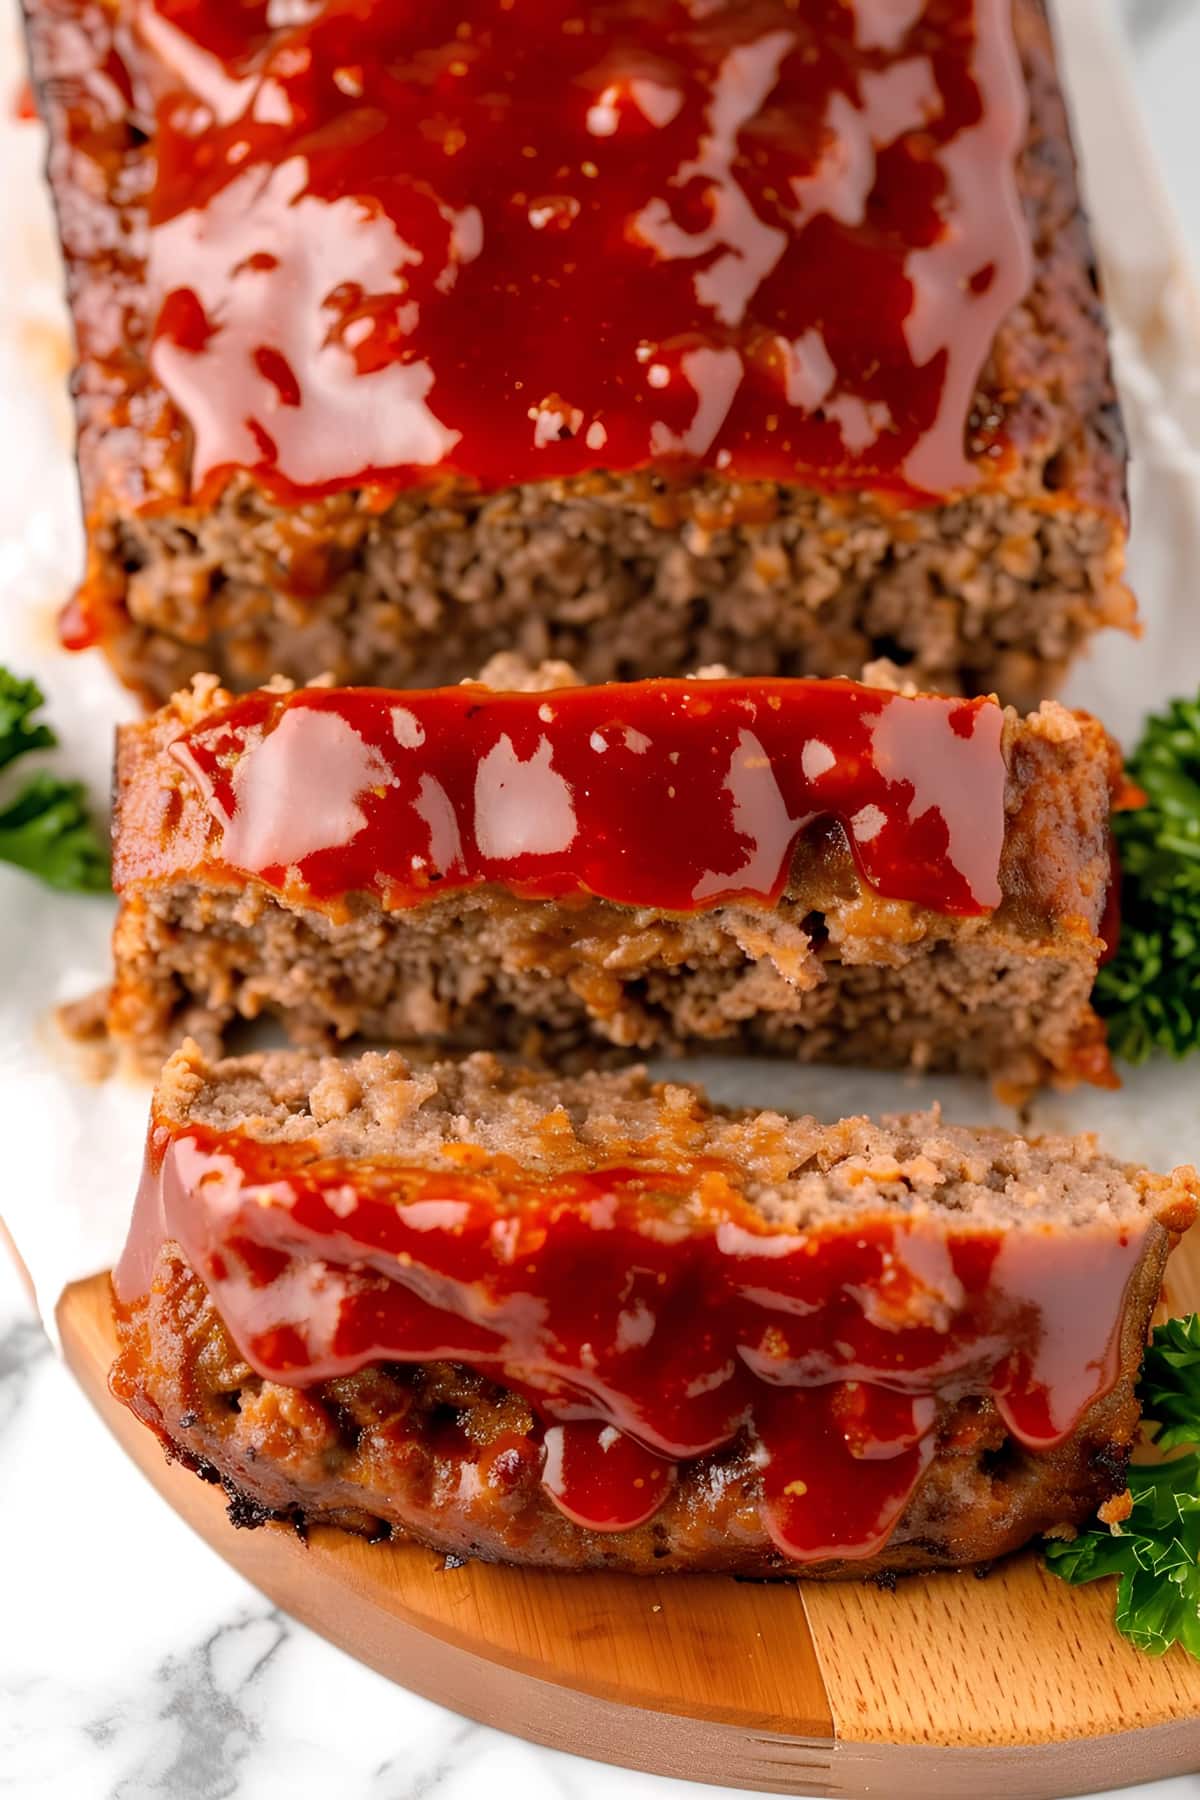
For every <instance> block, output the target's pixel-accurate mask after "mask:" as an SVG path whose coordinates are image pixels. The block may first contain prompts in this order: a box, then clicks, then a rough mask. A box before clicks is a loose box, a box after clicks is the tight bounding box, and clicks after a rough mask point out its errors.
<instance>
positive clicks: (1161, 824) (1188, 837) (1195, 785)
mask: <svg viewBox="0 0 1200 1800" xmlns="http://www.w3.org/2000/svg"><path fill="white" fill-rule="evenodd" d="M1129 774H1130V777H1131V778H1132V780H1133V781H1135V782H1136V783H1137V785H1138V786H1139V787H1140V788H1142V789H1143V790H1144V792H1145V795H1146V805H1145V806H1144V807H1140V808H1138V809H1137V810H1136V811H1133V812H1127V813H1118V814H1117V815H1116V817H1115V818H1114V820H1113V834H1114V836H1115V838H1116V840H1117V847H1118V849H1119V851H1120V856H1121V868H1122V886H1121V942H1120V946H1119V948H1118V950H1117V954H1116V956H1115V957H1114V958H1113V960H1112V962H1111V963H1109V964H1108V966H1107V967H1106V968H1103V969H1101V971H1100V974H1099V977H1098V979H1097V982H1096V1007H1097V1009H1098V1011H1099V1012H1101V1013H1102V1014H1104V1015H1105V1017H1106V1018H1107V1020H1108V1038H1109V1043H1110V1045H1111V1046H1112V1049H1113V1053H1114V1054H1115V1055H1117V1056H1122V1057H1124V1058H1125V1059H1126V1061H1128V1062H1133V1063H1141V1062H1145V1061H1146V1060H1147V1059H1148V1058H1149V1057H1150V1056H1151V1055H1153V1053H1154V1052H1155V1051H1157V1050H1161V1051H1165V1052H1166V1053H1167V1054H1168V1055H1169V1056H1174V1057H1183V1056H1186V1055H1188V1054H1189V1052H1190V1051H1192V1050H1195V1049H1196V1048H1197V1047H1198V1046H1200V696H1198V697H1197V698H1196V699H1194V700H1176V701H1174V702H1173V703H1172V705H1171V706H1170V707H1168V709H1167V710H1166V712H1165V713H1161V714H1159V715H1157V716H1156V717H1154V718H1152V719H1151V720H1150V721H1149V723H1148V724H1147V726H1146V731H1145V735H1144V736H1143V738H1142V741H1141V743H1140V745H1139V746H1138V748H1137V750H1136V751H1135V753H1134V755H1133V757H1132V758H1131V760H1130V763H1129Z"/></svg>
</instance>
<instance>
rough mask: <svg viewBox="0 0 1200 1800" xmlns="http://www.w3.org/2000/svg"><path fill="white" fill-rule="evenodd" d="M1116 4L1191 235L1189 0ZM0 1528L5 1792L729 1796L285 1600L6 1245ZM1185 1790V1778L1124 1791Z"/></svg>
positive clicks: (1168, 1793)
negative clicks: (224, 1542)
mask: <svg viewBox="0 0 1200 1800" xmlns="http://www.w3.org/2000/svg"><path fill="white" fill-rule="evenodd" d="M1095 3H1096V5H1097V6H1098V7H1099V6H1101V5H1103V4H1104V3H1105V0H1095ZM1120 4H1121V10H1122V12H1123V14H1124V15H1125V19H1126V23H1127V25H1128V28H1129V32H1130V56H1131V59H1132V63H1133V66H1134V70H1135V79H1136V81H1137V85H1138V87H1139V90H1140V93H1141V96H1142V100H1143V104H1144V107H1145V111H1146V117H1147V120H1148V124H1149V128H1150V133H1151V136H1152V138H1153V140H1154V143H1155V145H1156V147H1157V149H1158V152H1159V155H1160V157H1161V158H1162V160H1163V162H1164V164H1165V167H1166V170H1167V174H1168V177H1169V180H1170V184H1171V186H1172V189H1173V192H1174V196H1175V199H1176V203H1177V205H1178V208H1179V211H1180V215H1181V217H1182V219H1183V221H1184V223H1185V226H1186V228H1187V230H1188V233H1189V235H1190V237H1191V240H1192V242H1193V244H1194V245H1195V247H1196V250H1197V254H1198V255H1200V160H1198V159H1197V156H1196V144H1197V125H1196V95H1195V87H1196V78H1197V75H1198V74H1200V0H1120ZM0 960H2V959H0ZM0 1544H2V1545H3V1546H4V1549H3V1552H0V1570H2V1571H3V1582H2V1586H0V1596H2V1598H0V1796H3V1797H5V1800H9V1797H11V1800H426V1797H429V1800H476V1797H477V1796H484V1795H486V1796H489V1797H490V1796H492V1795H496V1796H500V1797H506V1796H508V1795H510V1794H516V1793H518V1792H519V1793H521V1795H522V1796H523V1800H610V1797H611V1800H616V1796H617V1795H618V1794H619V1795H620V1796H621V1800H701V1796H703V1795H704V1794H708V1795H710V1796H713V1797H714V1800H722V1797H723V1800H734V1797H733V1796H732V1794H729V1795H726V1794H725V1791H724V1790H716V1789H712V1788H707V1789H700V1788H696V1787H694V1786H692V1785H691V1784H684V1783H676V1782H666V1781H660V1780H656V1779H654V1778H652V1777H649V1776H640V1775H633V1774H630V1773H628V1772H626V1771H623V1770H616V1769H608V1768H604V1767H602V1766H600V1765H598V1764H594V1763H587V1762H582V1761H579V1760H577V1759H574V1758H571V1757H567V1756H563V1755H559V1754H556V1753H554V1752H550V1751H546V1750H541V1749H536V1748H534V1747H532V1746H529V1745H526V1744H522V1743H519V1742H516V1741H515V1740H513V1739H509V1738H506V1737H504V1736H502V1735H500V1734H498V1733H496V1732H493V1731H488V1730H486V1729H484V1728H483V1727H480V1726H475V1725H472V1724H469V1723H467V1722H465V1721H464V1720H462V1719H460V1718H457V1717H455V1716H454V1715H452V1714H449V1713H446V1712H444V1711H442V1710H441V1709H439V1708H437V1707H435V1706H432V1705H429V1704H428V1703H426V1702H425V1701H422V1700H419V1699H416V1698H415V1697H413V1696H411V1695H409V1694H407V1693H404V1692H403V1691H401V1690H399V1689H397V1688H394V1687H392V1686H391V1685H390V1684H388V1683H386V1682H384V1681H383V1680H382V1679H380V1678H379V1677H377V1676H375V1675H373V1674H371V1673H370V1672H369V1671H368V1670H366V1669H363V1668H361V1667H360V1666H358V1665H357V1664H355V1663H354V1662H352V1661H351V1660H350V1659H349V1658H348V1657H345V1656H343V1655H342V1654H341V1653H340V1652H338V1651H336V1650H333V1649H331V1648H330V1647H329V1646H328V1645H326V1644H324V1643H322V1642H321V1641H320V1640H319V1639H318V1638H316V1637H314V1636H313V1635H312V1634H311V1633H309V1632H307V1631H305V1630H304V1629H302V1628H301V1627H299V1626H297V1625H294V1624H292V1623H291V1622H290V1621H289V1620H287V1619H285V1618H283V1617H281V1615H280V1614H279V1613H277V1612H276V1611H275V1610H274V1609H273V1608H272V1607H271V1606H270V1605H269V1604H268V1603H267V1602H266V1601H265V1600H264V1599H263V1598H262V1597H261V1596H260V1595H259V1594H257V1593H256V1592H255V1591H254V1590H253V1589H252V1588H250V1587H248V1586H247V1585H246V1584H245V1583H244V1582H243V1581H241V1580H240V1578H239V1577H238V1576H236V1575H235V1574H234V1573H233V1572H232V1571H231V1570H229V1569H228V1568H227V1567H226V1566H225V1565H224V1564H223V1563H222V1562H221V1561H220V1560H219V1558H217V1557H216V1556H215V1555H214V1554H213V1553H212V1552H210V1551H209V1550H208V1549H206V1548H205V1546H203V1545H202V1544H201V1543H199V1541H198V1540H197V1539H195V1538H194V1537H193V1536H192V1535H191V1534H190V1533H189V1532H188V1530H187V1529H186V1527H185V1526H183V1525H182V1524H181V1523H180V1522H179V1520H178V1519H177V1518H176V1517H175V1516H174V1514H172V1513H171V1512H170V1510H169V1509H168V1508H167V1507H166V1505H165V1504H164V1503H163V1502H161V1501H160V1500H159V1499H158V1497H157V1495H156V1494H155V1493H154V1492H153V1491H152V1490H151V1489H150V1488H149V1487H148V1486H147V1485H146V1484H145V1483H144V1482H143V1481H142V1479H141V1478H140V1476H138V1475H137V1473H136V1472H135V1471H134V1470H133V1469H132V1467H131V1466H130V1465H128V1464H127V1463H126V1462H125V1461H124V1459H123V1458H122V1456H121V1454H120V1452H119V1451H118V1450H117V1449H116V1447H115V1446H114V1445H113V1444H112V1442H111V1441H110V1440H109V1439H108V1437H107V1435H106V1433H105V1431H104V1429H103V1427H102V1426H101V1425H100V1424H99V1423H98V1421H97V1420H96V1419H95V1418H94V1416H93V1415H92V1414H91V1412H90V1410H89V1408H88V1406H87V1404H86V1402H85V1401H84V1400H83V1398H82V1397H81V1396H80V1395H79V1393H78V1392H77V1391H76V1390H75V1388H74V1387H73V1385H72V1383H71V1381H70V1380H69V1378H68V1377H67V1376H66V1374H65V1372H64V1371H63V1370H62V1368H61V1367H60V1366H59V1365H58V1364H57V1363H56V1362H55V1360H54V1358H53V1357H52V1355H51V1353H50V1351H49V1347H48V1345H47V1343H46V1340H45V1338H44V1337H43V1336H42V1333H41V1331H40V1329H39V1328H38V1326H37V1325H36V1324H35V1323H34V1322H33V1319H32V1315H31V1313H30V1310H29V1308H28V1305H27V1303H26V1301H25V1297H24V1294H23V1291H22V1290H21V1288H20V1286H19V1284H18V1282H17V1280H16V1277H15V1273H14V1272H13V1271H12V1269H11V1268H10V1266H9V1265H8V1263H7V1262H6V1260H5V1259H4V1258H3V1257H2V1256H0ZM698 1772H699V1771H698ZM1185 1797H1186V1800H1200V1777H1198V1776H1188V1777H1184V1778H1181V1779H1180V1780H1177V1781H1173V1782H1165V1783H1158V1784H1155V1785H1153V1786H1150V1787H1145V1788H1142V1789H1137V1790H1128V1791H1127V1793H1126V1795H1125V1797H1124V1800H1185ZM884 1800H886V1796H885V1797H884ZM981 1800H992V1797H991V1796H986V1795H981Z"/></svg>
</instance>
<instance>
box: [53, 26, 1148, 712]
mask: <svg viewBox="0 0 1200 1800" xmlns="http://www.w3.org/2000/svg"><path fill="white" fill-rule="evenodd" d="M25 10H26V14H27V17H28V23H29V38H30V46H31V51H32V62H33V69H34V74H35V80H36V85H37V89H38V93H39V95H40V100H41V106H42V111H43V115H44V117H45V119H46V122H47V124H48V126H49V131H50V159H49V173H50V180H51V184H52V187H53V191H54V196H55V199H56V202H57V209H58V219H59V227H60V233H61V238H62V244H63V249H64V252H65V257H66V265H67V276H68V286H69V293H70V299H71V305H72V310H73V314H74V321H75V334H76V340H77V349H78V364H77V371H76V376H75V396H76V404H77V415H78V425H79V461H80V470H81V475H82V486H83V496H84V505H85V512H86V517H87V527H88V559H87V572H86V578H85V580H84V583H83V586H82V589H81V592H80V594H79V597H78V600H77V602H76V603H75V604H74V605H73V606H72V607H71V608H70V609H69V614H68V617H67V618H66V620H65V623H64V633H65V636H66V638H67V640H68V641H69V642H71V643H73V644H82V643H87V642H95V641H99V642H100V643H102V644H103V646H104V648H105V649H106V651H107V652H108V654H109V656H110V657H111V658H112V660H113V662H114V664H115V665H116V667H117V669H118V671H119V672H120V673H121V675H122V676H123V677H124V678H125V679H126V680H127V681H128V682H130V683H132V684H133V685H134V686H135V687H138V688H140V689H142V690H143V691H144V692H145V693H146V694H147V695H149V696H150V697H152V699H154V700H155V701H159V700H162V699H165V698H166V697H167V696H168V695H169V694H170V693H171V692H172V691H173V690H174V689H175V688H177V687H179V686H181V685H182V684H183V683H184V682H185V681H186V680H187V679H188V678H190V676H191V675H192V674H193V673H195V672H198V671H201V670H207V669H215V670H216V671H217V672H218V673H219V674H220V675H221V676H222V678H223V680H224V681H225V682H226V683H227V684H228V685H229V686H230V687H232V688H236V689H244V688H249V687H253V686H255V685H256V684H258V683H260V682H261V681H263V680H265V679H268V678H269V677H270V676H271V675H273V674H275V673H278V672H282V673H284V674H287V675H289V676H291V677H293V678H295V679H300V680H307V679H310V678H312V677H313V676H315V675H317V674H320V673H323V672H332V673H333V674H334V675H335V676H336V678H338V679H339V680H342V681H349V682H363V683H371V684H374V683H379V684H385V685H392V686H415V685H420V686H425V685H436V684H438V683H440V682H445V681H453V680H458V679H461V678H462V677H463V676H466V675H469V674H470V673H471V672H472V671H473V670H474V669H477V668H478V667H479V666H480V665H481V664H482V663H483V662H484V661H485V660H486V659H487V657H488V656H490V655H492V654H494V653H495V652H497V651H498V650H501V649H508V648H516V649H518V650H520V651H522V652H523V653H524V654H525V655H526V656H527V657H529V658H530V659H531V660H537V659H539V658H542V657H545V656H562V657H566V658H568V659H570V660H571V661H573V662H574V663H575V664H576V665H577V666H578V667H579V668H580V669H581V670H582V671H583V672H584V673H585V674H586V675H587V676H588V678H589V679H591V680H600V681H603V680H610V679H613V678H623V679H624V678H634V677H637V676H641V675H667V674H682V673H683V672H685V671H686V670H687V669H689V668H693V667H695V666H697V664H699V663H704V662H708V661H722V662H724V663H725V664H726V665H728V666H729V667H730V668H731V669H734V670H735V671H738V672H742V673H749V674H776V673H778V674H816V675H836V674H847V673H852V672H853V671H854V670H856V669H857V668H859V667H860V666H861V665H862V664H863V663H864V662H865V661H866V660H868V659H869V658H871V657H873V656H876V655H887V656H890V657H892V658H893V659H894V660H896V661H898V662H900V663H903V664H907V665H909V666H910V667H911V670H912V673H913V678H914V679H915V680H917V681H918V682H919V683H920V684H921V685H925V686H933V687H944V688H946V689H947V690H949V691H965V692H968V693H975V692H988V691H991V690H993V689H996V690H998V691H1000V692H1001V693H1002V694H1003V695H1005V696H1006V697H1008V698H1010V699H1012V700H1014V701H1016V702H1018V703H1019V704H1023V705H1024V704H1034V703H1036V701H1037V700H1038V699H1040V698H1042V697H1043V695H1044V694H1045V693H1046V692H1047V691H1049V689H1050V688H1051V687H1052V685H1053V684H1054V683H1055V682H1056V681H1057V680H1058V678H1059V676H1060V674H1061V672H1062V670H1063V669H1064V667H1065V666H1066V664H1067V662H1068V660H1069V659H1070V658H1071V656H1072V655H1073V653H1074V652H1075V651H1076V650H1077V649H1078V647H1079V646H1080V645H1081V644H1082V643H1083V642H1084V641H1085V640H1086V639H1087V638H1088V637H1089V635H1090V634H1091V633H1092V632H1093V631H1094V630H1095V629H1096V628H1097V627H1098V626H1103V625H1108V624H1118V625H1127V624H1129V623H1130V622H1131V619H1132V602H1131V601H1130V599H1129V596H1128V594H1127V592H1126V590H1125V588H1124V586H1123V584H1122V565H1123V545H1124V538H1125V502H1124V447H1123V440H1122V434H1121V427H1120V423H1119V419H1118V415H1117V408H1116V401H1115V398H1114V392H1113V386H1112V381H1111V376H1110V370H1109V360H1108V347H1107V341H1106V334H1105V326H1104V319H1103V313H1102V309H1101V304H1100V301H1099V298H1098V295H1097V286H1096V277H1095V271H1094V269H1093V266H1092V257H1091V251H1090V248H1089V243H1088V237H1087V233H1086V229H1085V225H1084V222H1083V219H1082V216H1081V213H1080V204H1079V194H1078V190H1077V185H1076V176H1075V168H1074V162H1073V157H1072V152H1071V146H1070V140H1069V134H1068V125H1067V119H1066V115H1065V110H1064V105H1063V99H1062V95H1061V93H1060V91H1059V85H1058V81H1057V77H1056V73H1055V66H1054V54H1053V46H1052V42H1051V37H1050V32H1049V28H1048V25H1047V20H1046V17H1045V13H1044V10H1043V4H1042V0H896V4H894V5H891V6H889V5H888V4H883V5H881V4H880V0H812V3H810V4H806V5H805V6H803V7H797V6H796V5H795V4H794V0H736V4H735V3H732V0H717V3H716V4H715V5H712V4H705V5H704V6H695V5H688V4H685V0H602V3H601V4H593V5H588V6H584V7H580V6H579V5H578V4H576V0H525V3H524V4H523V5H522V6H521V7H520V8H519V9H518V10H517V11H513V10H512V7H511V0H461V3H460V4H457V5H455V6H454V7H453V8H452V9H446V8H441V7H429V6H425V7H411V6H390V5H388V6H385V5H377V6H363V7H354V8H347V7H346V6H344V5H342V4H340V3H337V0H313V3H312V4H305V5H304V6H302V7H299V8H294V7H287V8H275V9H274V10H272V8H271V6H270V5H269V4H268V0H242V3H241V4H239V5H238V6H236V7H230V6H228V5H222V4H220V0H195V3H194V4H190V5H188V6H187V7H181V6H179V5H178V4H174V3H172V0H25Z"/></svg>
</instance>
